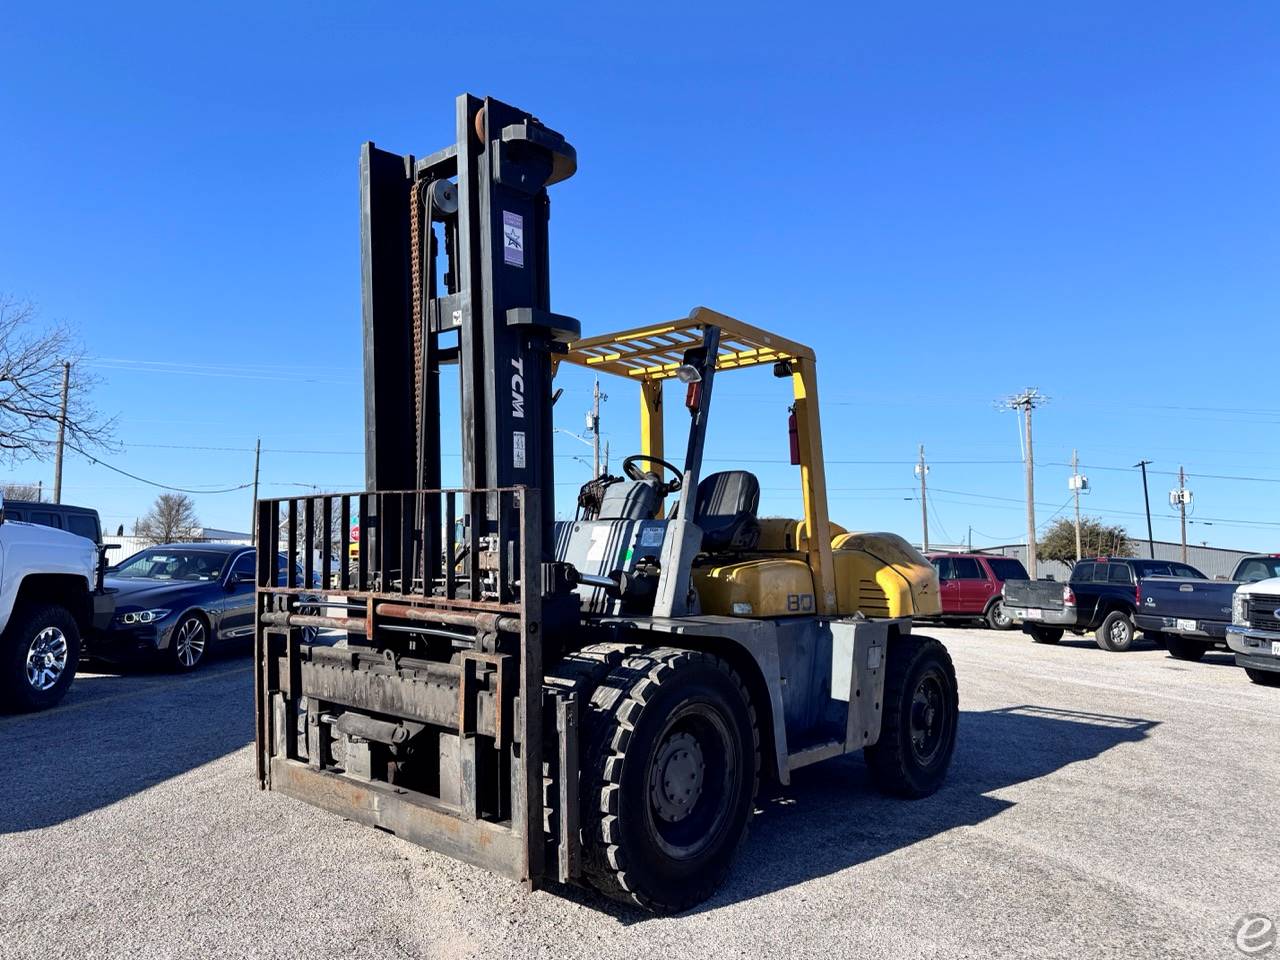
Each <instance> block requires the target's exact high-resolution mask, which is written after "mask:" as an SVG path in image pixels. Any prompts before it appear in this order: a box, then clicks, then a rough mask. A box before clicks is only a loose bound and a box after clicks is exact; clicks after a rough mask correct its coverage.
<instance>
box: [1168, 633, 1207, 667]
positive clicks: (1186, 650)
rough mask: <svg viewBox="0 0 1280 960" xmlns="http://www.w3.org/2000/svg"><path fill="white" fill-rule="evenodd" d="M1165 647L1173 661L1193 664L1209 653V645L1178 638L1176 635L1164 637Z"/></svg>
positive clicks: (1201, 641)
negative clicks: (1185, 661)
mask: <svg viewBox="0 0 1280 960" xmlns="http://www.w3.org/2000/svg"><path fill="white" fill-rule="evenodd" d="M1165 646H1166V647H1167V649H1168V651H1169V656H1171V657H1173V658H1174V659H1175V660H1187V661H1189V662H1193V663H1194V662H1195V661H1196V660H1199V659H1200V658H1201V657H1203V656H1204V655H1205V654H1206V653H1208V651H1209V644H1207V643H1205V642H1204V641H1203V640H1192V639H1190V638H1189V637H1180V636H1178V635H1177V634H1176V633H1171V634H1169V635H1168V636H1167V637H1165Z"/></svg>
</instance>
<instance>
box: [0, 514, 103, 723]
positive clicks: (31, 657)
mask: <svg viewBox="0 0 1280 960" xmlns="http://www.w3.org/2000/svg"><path fill="white" fill-rule="evenodd" d="M102 569H103V564H102V560H101V554H100V548H99V547H98V545H97V544H95V543H94V542H93V541H92V540H88V539H86V538H84V537H78V536H76V535H75V534H74V533H68V532H67V531H65V530H58V529H55V528H53V527H46V526H41V525H39V524H33V523H22V522H19V521H16V520H9V521H7V522H6V521H5V519H4V500H3V498H0V712H10V713H12V712H22V711H29V710H44V709H46V708H48V707H52V706H53V705H54V704H56V703H57V702H58V701H59V700H61V699H62V697H63V696H64V695H65V694H66V692H67V688H68V687H70V686H71V681H72V680H73V679H74V678H75V675H76V668H77V667H78V666H79V664H80V638H81V637H82V636H83V635H84V634H85V633H86V632H87V631H89V630H94V629H101V628H102V627H105V626H106V625H107V624H108V623H109V622H110V620H111V614H112V610H113V607H114V603H113V597H112V595H111V594H110V593H108V592H105V591H104V590H103V589H102Z"/></svg>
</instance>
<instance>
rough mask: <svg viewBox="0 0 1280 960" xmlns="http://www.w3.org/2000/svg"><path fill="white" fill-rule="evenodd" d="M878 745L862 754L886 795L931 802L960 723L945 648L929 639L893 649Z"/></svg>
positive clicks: (907, 640) (895, 643)
mask: <svg viewBox="0 0 1280 960" xmlns="http://www.w3.org/2000/svg"><path fill="white" fill-rule="evenodd" d="M882 716H883V720H882V726H881V728H880V739H879V740H878V741H877V742H876V743H875V745H874V746H870V747H866V748H865V749H864V750H863V751H862V752H863V755H864V756H865V757H866V760H867V766H868V767H869V768H870V770H871V778H872V780H873V781H874V782H875V784H876V786H877V787H878V788H879V789H880V790H882V791H884V792H885V793H889V794H893V795H895V796H899V797H908V798H912V799H915V798H918V797H927V796H929V794H931V793H933V792H935V791H936V790H937V789H938V788H939V787H940V786H942V781H943V780H944V779H945V778H946V775H947V768H948V767H950V766H951V755H952V754H953V753H954V752H955V746H956V728H957V726H958V724H959V719H960V697H959V692H958V687H957V684H956V670H955V666H954V665H953V664H952V663H951V655H950V654H948V653H947V648H946V647H944V646H943V645H942V644H941V643H939V642H938V641H937V640H934V639H933V638H931V637H916V636H906V637H900V638H897V639H895V640H892V641H890V643H889V657H888V666H887V668H886V671H885V678H884V710H883V714H882Z"/></svg>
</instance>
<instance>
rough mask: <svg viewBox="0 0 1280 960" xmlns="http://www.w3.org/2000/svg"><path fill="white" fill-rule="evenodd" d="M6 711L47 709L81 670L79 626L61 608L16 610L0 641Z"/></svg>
mask: <svg viewBox="0 0 1280 960" xmlns="http://www.w3.org/2000/svg"><path fill="white" fill-rule="evenodd" d="M0 666H2V675H0V691H3V693H4V694H5V696H4V699H3V701H2V703H3V706H4V708H5V709H11V710H13V711H15V712H29V711H32V710H47V709H49V708H50V707H52V706H55V705H56V704H57V703H58V702H59V701H60V700H61V699H62V698H63V697H64V696H66V693H67V690H68V689H69V688H70V687H71V681H72V680H74V679H75V675H76V670H77V669H78V668H79V666H80V628H79V627H78V626H77V625H76V621H75V617H73V616H71V613H70V612H69V611H68V610H67V609H66V608H65V607H59V606H55V605H53V604H50V605H47V606H39V607H29V608H25V609H23V608H19V609H18V610H15V611H14V613H13V617H12V619H11V620H10V621H9V625H8V627H6V628H5V631H4V636H3V638H0Z"/></svg>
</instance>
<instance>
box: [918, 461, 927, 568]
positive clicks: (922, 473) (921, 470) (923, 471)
mask: <svg viewBox="0 0 1280 960" xmlns="http://www.w3.org/2000/svg"><path fill="white" fill-rule="evenodd" d="M916 474H917V475H918V476H919V477H920V524H921V527H922V529H923V530H924V540H923V541H922V543H923V546H924V550H923V552H924V553H928V552H929V485H928V483H927V481H926V479H925V478H926V477H928V475H929V465H928V464H927V463H925V462H924V444H923V443H922V444H920V463H919V464H917V465H916Z"/></svg>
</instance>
